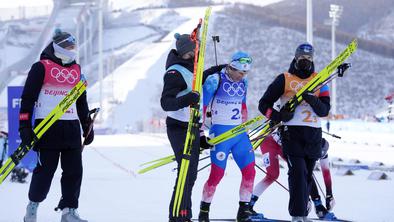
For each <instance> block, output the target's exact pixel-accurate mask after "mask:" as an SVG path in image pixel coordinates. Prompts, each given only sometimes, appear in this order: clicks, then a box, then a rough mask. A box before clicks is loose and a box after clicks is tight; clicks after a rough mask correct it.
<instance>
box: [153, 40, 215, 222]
mask: <svg viewBox="0 0 394 222" xmlns="http://www.w3.org/2000/svg"><path fill="white" fill-rule="evenodd" d="M174 37H175V39H176V49H172V50H171V51H170V52H169V54H168V56H167V62H166V73H165V75H164V86H163V92H162V95H161V100H160V102H161V107H162V108H163V110H164V111H166V112H167V119H166V124H167V136H168V139H169V140H170V143H171V147H172V149H173V151H174V154H175V158H176V161H177V164H178V169H180V166H181V161H182V157H183V148H184V143H185V139H186V133H187V128H188V122H189V117H190V108H189V107H190V106H192V105H196V104H198V103H199V101H200V95H199V93H197V92H194V91H192V90H191V88H192V78H193V70H194V66H195V65H196V64H194V56H195V51H194V49H195V46H196V45H195V44H196V43H195V42H193V41H192V39H191V37H190V35H188V34H183V35H180V34H179V33H176V34H175V36H174ZM217 70H220V67H212V68H211V69H209V70H206V71H205V72H204V75H205V76H206V75H209V74H210V73H214V72H216V71H217ZM203 79H205V78H203ZM193 134H194V136H195V137H196V138H200V140H198V139H197V140H194V142H193V144H192V147H193V148H192V150H191V157H190V165H189V169H188V172H187V180H186V185H185V190H184V193H183V202H182V208H181V211H180V216H179V217H174V216H173V215H172V212H173V207H174V198H175V192H176V190H175V187H176V186H174V191H173V194H172V198H171V203H170V207H169V208H170V209H169V211H170V214H169V219H170V222H185V221H191V218H192V209H191V204H192V202H191V195H192V189H193V186H194V181H195V180H196V179H197V167H198V158H199V154H200V146H201V147H202V148H205V149H209V148H210V147H211V146H210V145H209V144H208V143H207V142H206V141H207V138H206V137H205V136H201V137H200V132H199V130H198V129H197V130H194V131H193ZM200 141H201V143H200ZM178 177H179V171H178V174H177V178H176V181H175V184H177V181H178Z"/></svg>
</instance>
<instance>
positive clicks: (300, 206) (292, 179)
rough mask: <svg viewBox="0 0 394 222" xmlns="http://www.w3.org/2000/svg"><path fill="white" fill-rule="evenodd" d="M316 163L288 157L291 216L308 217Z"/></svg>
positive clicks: (313, 160) (305, 159)
mask: <svg viewBox="0 0 394 222" xmlns="http://www.w3.org/2000/svg"><path fill="white" fill-rule="evenodd" d="M315 162H316V160H315V159H308V158H302V157H295V156H287V164H288V166H289V172H288V175H289V177H288V181H289V193H290V199H289V213H290V215H291V216H307V215H308V210H307V206H308V199H309V193H310V187H311V182H312V179H313V178H312V173H313V168H314V166H315Z"/></svg>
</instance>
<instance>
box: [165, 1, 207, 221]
mask: <svg viewBox="0 0 394 222" xmlns="http://www.w3.org/2000/svg"><path fill="white" fill-rule="evenodd" d="M210 15H211V7H208V8H207V9H206V11H205V16H204V23H203V28H202V34H201V39H199V38H198V36H199V30H200V28H201V25H202V19H200V21H199V24H198V25H197V28H196V29H195V30H194V32H193V33H192V35H191V38H192V39H193V40H194V42H195V43H196V48H195V56H194V70H193V83H192V90H193V91H195V92H198V93H199V94H200V95H201V94H202V93H201V92H202V77H203V69H204V58H205V47H206V37H207V33H208V23H209V17H210ZM199 119H200V104H197V105H192V106H190V118H189V123H188V127H187V133H186V139H185V145H184V148H183V156H182V161H181V165H180V169H179V175H178V182H177V184H176V186H175V197H174V206H173V210H172V215H173V217H179V216H180V211H181V205H182V203H183V202H184V201H183V194H184V191H185V185H186V184H187V180H188V171H189V164H190V157H191V152H192V149H193V142H194V141H195V140H196V139H197V138H196V136H195V135H196V133H195V132H196V131H197V132H198V131H199Z"/></svg>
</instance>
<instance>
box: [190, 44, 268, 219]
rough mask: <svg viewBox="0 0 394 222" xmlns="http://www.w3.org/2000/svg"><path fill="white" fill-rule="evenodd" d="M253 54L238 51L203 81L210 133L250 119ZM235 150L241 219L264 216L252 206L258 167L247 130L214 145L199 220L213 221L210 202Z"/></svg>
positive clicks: (214, 134)
mask: <svg viewBox="0 0 394 222" xmlns="http://www.w3.org/2000/svg"><path fill="white" fill-rule="evenodd" d="M251 64H252V58H251V57H250V56H249V55H248V54H247V53H245V52H237V53H235V54H234V55H233V56H232V58H231V61H230V63H229V64H228V65H227V66H226V67H224V68H223V69H222V70H221V71H218V72H217V73H215V74H213V75H211V76H209V77H208V78H207V80H206V81H205V83H204V85H203V93H204V97H203V101H204V112H203V113H206V110H207V109H208V108H209V107H210V108H211V110H210V113H211V118H212V126H211V128H210V135H212V136H213V137H217V136H219V135H220V134H222V133H224V132H226V131H228V130H230V129H231V128H233V127H235V126H237V125H239V124H241V123H242V122H244V121H246V120H247V107H246V94H247V88H248V86H247V79H246V74H247V73H248V71H249V70H250V68H251ZM230 153H231V154H232V155H233V157H234V160H235V162H236V164H237V165H238V167H239V169H240V170H241V173H242V180H241V186H240V189H239V208H238V213H237V221H239V222H246V221H251V220H252V219H260V218H262V217H263V215H261V214H257V213H256V212H254V211H253V210H252V209H251V208H250V206H249V202H250V198H251V195H252V190H253V183H254V176H255V169H254V163H255V162H254V152H253V148H252V144H251V143H250V140H249V137H248V135H247V134H246V133H242V134H240V135H238V136H236V137H234V138H231V139H229V140H227V141H225V142H222V143H220V144H217V145H215V147H214V148H213V149H211V152H210V156H211V163H212V165H211V172H210V175H209V178H208V180H207V181H206V183H205V185H204V190H203V194H202V201H201V206H200V214H199V218H198V219H199V221H200V222H209V210H210V205H211V202H212V199H213V196H214V194H215V190H216V187H217V185H218V184H219V182H220V181H221V179H222V178H223V176H224V171H225V169H226V164H227V159H228V156H229V154H230Z"/></svg>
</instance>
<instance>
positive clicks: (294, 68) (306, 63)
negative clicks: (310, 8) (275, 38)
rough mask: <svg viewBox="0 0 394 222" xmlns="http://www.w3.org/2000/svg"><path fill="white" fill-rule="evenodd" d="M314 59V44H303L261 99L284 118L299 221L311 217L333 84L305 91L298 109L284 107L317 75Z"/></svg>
mask: <svg viewBox="0 0 394 222" xmlns="http://www.w3.org/2000/svg"><path fill="white" fill-rule="evenodd" d="M312 60H313V47H312V46H311V45H309V44H302V45H300V46H299V47H298V48H297V50H296V56H295V58H294V59H293V61H292V63H291V64H290V68H289V70H288V72H285V73H282V74H280V75H279V76H277V78H276V79H275V80H274V81H273V82H272V83H271V84H270V85H269V87H268V89H267V90H266V92H265V93H264V95H263V97H262V98H261V99H260V101H259V110H260V112H261V113H263V114H264V115H265V116H267V117H268V118H270V119H273V118H275V119H276V121H283V125H284V126H282V127H281V128H280V132H281V141H282V148H283V154H284V156H285V157H286V161H287V164H288V167H289V170H288V181H289V193H290V199H289V213H290V215H291V216H292V217H293V221H296V222H299V221H307V218H306V217H307V215H308V210H307V205H308V200H309V191H310V185H311V182H312V172H313V168H314V166H315V162H316V161H317V160H318V159H319V158H320V157H321V147H322V145H321V143H322V129H321V122H320V117H325V116H327V115H328V113H329V110H330V97H329V88H328V86H323V87H322V88H320V90H318V91H317V92H315V93H314V94H312V93H311V92H305V93H303V94H302V97H303V98H304V100H303V101H302V102H301V103H300V104H299V105H298V106H297V107H296V108H295V111H294V112H291V111H288V110H286V109H285V108H283V107H284V105H285V104H286V102H287V101H288V100H290V99H291V98H292V97H293V96H294V95H295V94H296V93H297V92H298V90H299V89H301V88H302V87H303V86H304V85H305V84H306V83H308V82H309V81H310V80H311V79H313V78H314V77H315V76H316V75H317V73H316V72H314V65H313V61H312ZM278 100H279V102H280V104H281V107H282V108H281V110H280V111H276V110H274V109H273V105H274V103H275V102H276V101H278Z"/></svg>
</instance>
